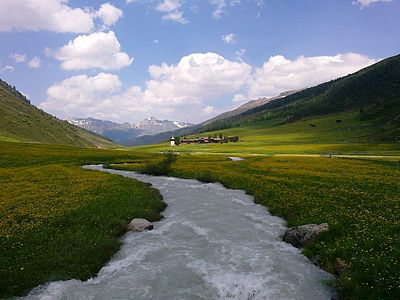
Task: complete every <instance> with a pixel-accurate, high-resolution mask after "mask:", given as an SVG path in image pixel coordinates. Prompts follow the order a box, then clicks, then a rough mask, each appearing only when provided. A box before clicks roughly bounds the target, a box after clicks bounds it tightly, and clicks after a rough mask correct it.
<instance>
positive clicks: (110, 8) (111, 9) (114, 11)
mask: <svg viewBox="0 0 400 300" xmlns="http://www.w3.org/2000/svg"><path fill="white" fill-rule="evenodd" d="M122 15H123V12H122V10H120V9H119V8H117V7H115V6H114V5H112V4H110V3H104V4H102V5H101V6H100V9H99V10H98V11H97V12H96V16H97V17H99V18H100V19H101V20H102V21H103V23H104V25H106V26H111V25H112V24H114V23H115V22H117V21H118V19H119V18H121V17H122Z"/></svg>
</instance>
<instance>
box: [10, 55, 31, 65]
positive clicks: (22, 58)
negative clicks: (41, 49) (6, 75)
mask: <svg viewBox="0 0 400 300" xmlns="http://www.w3.org/2000/svg"><path fill="white" fill-rule="evenodd" d="M10 57H11V58H12V59H14V61H15V62H17V63H22V62H25V61H26V59H27V57H26V55H25V54H18V53H12V54H10Z"/></svg>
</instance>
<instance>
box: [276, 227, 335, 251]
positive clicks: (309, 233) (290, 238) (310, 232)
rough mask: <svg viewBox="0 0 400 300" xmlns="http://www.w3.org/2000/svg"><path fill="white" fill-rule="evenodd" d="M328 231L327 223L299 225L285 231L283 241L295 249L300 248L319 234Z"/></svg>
mask: <svg viewBox="0 0 400 300" xmlns="http://www.w3.org/2000/svg"><path fill="white" fill-rule="evenodd" d="M328 230H329V225H328V223H323V224H319V225H318V224H307V225H301V226H297V227H293V228H289V229H288V230H286V232H285V234H284V235H283V240H284V241H285V242H286V243H289V244H292V245H293V246H294V247H296V248H302V247H304V246H305V245H307V244H308V243H310V242H312V241H313V240H314V239H315V238H316V237H317V236H318V235H319V234H321V233H322V232H325V231H328Z"/></svg>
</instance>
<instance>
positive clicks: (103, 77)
mask: <svg viewBox="0 0 400 300" xmlns="http://www.w3.org/2000/svg"><path fill="white" fill-rule="evenodd" d="M149 73H150V76H151V79H150V80H149V81H148V82H147V83H146V86H145V87H144V89H143V88H141V87H139V86H132V87H130V88H128V89H127V90H126V91H120V90H118V88H119V87H120V86H121V82H120V80H119V79H118V77H117V76H116V75H111V74H105V73H101V74H99V75H97V76H94V77H87V76H86V75H80V76H73V77H71V78H68V79H65V80H64V81H62V82H61V83H58V84H55V85H54V86H52V87H50V88H49V89H48V90H47V95H48V97H47V100H46V101H45V102H44V103H42V104H41V107H42V108H43V109H46V110H49V111H51V112H53V113H58V114H59V113H61V114H62V115H63V116H71V115H72V116H95V117H102V118H106V119H112V120H115V121H132V118H136V119H140V118H142V117H145V116H146V115H148V114H149V113H151V114H154V115H156V116H158V117H163V118H173V119H177V120H187V121H188V120H191V121H201V120H203V119H204V118H205V116H206V115H207V114H210V113H211V111H210V108H208V109H207V110H206V111H203V108H202V107H203V106H204V104H203V103H204V102H205V101H207V100H215V99H217V98H218V97H220V96H222V95H225V94H229V93H233V92H235V91H238V90H240V89H241V88H242V87H243V86H244V85H245V84H246V83H247V80H248V79H249V78H250V75H251V66H249V65H247V64H245V63H242V62H240V63H239V62H232V61H229V60H226V59H225V58H223V57H222V56H220V55H218V54H215V53H194V54H190V55H188V56H185V57H183V58H182V59H181V60H180V61H179V63H178V64H177V65H167V64H165V63H163V64H161V65H160V66H156V65H152V66H150V67H149ZM107 81H110V82H111V83H110V84H107ZM100 87H103V89H100ZM206 107H207V106H206ZM194 110H197V111H198V113H195V114H193V111H194Z"/></svg>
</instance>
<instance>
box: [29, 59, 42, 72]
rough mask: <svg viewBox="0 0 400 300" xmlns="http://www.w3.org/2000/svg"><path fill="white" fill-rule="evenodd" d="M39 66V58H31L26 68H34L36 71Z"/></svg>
mask: <svg viewBox="0 0 400 300" xmlns="http://www.w3.org/2000/svg"><path fill="white" fill-rule="evenodd" d="M40 64H41V60H40V58H39V57H37V56H35V57H34V58H32V59H31V60H30V61H29V62H28V66H29V67H30V68H34V69H37V68H39V67H40Z"/></svg>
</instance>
